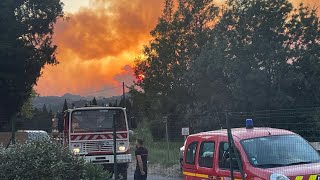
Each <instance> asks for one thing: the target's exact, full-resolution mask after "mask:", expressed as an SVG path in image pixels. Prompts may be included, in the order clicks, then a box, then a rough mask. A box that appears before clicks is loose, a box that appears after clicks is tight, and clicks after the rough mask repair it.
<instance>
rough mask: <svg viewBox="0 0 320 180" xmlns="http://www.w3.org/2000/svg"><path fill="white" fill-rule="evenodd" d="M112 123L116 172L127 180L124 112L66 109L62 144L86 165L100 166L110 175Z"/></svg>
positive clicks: (122, 109) (127, 151) (117, 109)
mask: <svg viewBox="0 0 320 180" xmlns="http://www.w3.org/2000/svg"><path fill="white" fill-rule="evenodd" d="M113 122H115V127H116V149H117V152H116V153H117V172H118V173H119V175H120V176H122V177H123V178H124V179H127V168H128V164H129V163H130V162H131V154H130V149H129V131H128V123H127V115H126V110H125V108H121V107H84V108H75V109H69V110H67V111H66V112H65V115H64V125H63V126H64V130H63V136H64V138H63V143H64V144H65V145H66V146H68V147H69V148H70V150H71V151H72V152H73V153H74V154H75V155H78V156H80V157H82V158H84V159H85V160H86V161H88V162H91V163H93V164H101V165H103V166H104V168H105V169H106V170H108V171H109V172H112V173H113V169H114V153H115V152H114V150H113V149H114V147H113V127H114V126H113Z"/></svg>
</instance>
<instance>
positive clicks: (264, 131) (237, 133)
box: [190, 127, 295, 140]
mask: <svg viewBox="0 0 320 180" xmlns="http://www.w3.org/2000/svg"><path fill="white" fill-rule="evenodd" d="M231 133H232V136H233V138H238V139H239V140H243V139H252V138H258V137H265V136H273V135H294V134H295V133H293V132H291V131H288V130H284V129H275V128H268V127H255V128H253V129H246V128H234V129H231ZM227 135H228V134H227V130H226V129H222V130H215V131H207V132H201V133H197V134H193V135H190V136H191V137H192V136H194V137H199V136H201V137H203V136H206V137H208V136H227Z"/></svg>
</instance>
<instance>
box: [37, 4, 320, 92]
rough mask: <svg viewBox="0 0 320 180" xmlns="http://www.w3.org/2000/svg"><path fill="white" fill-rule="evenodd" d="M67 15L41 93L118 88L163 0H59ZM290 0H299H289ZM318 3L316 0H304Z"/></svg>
mask: <svg viewBox="0 0 320 180" xmlns="http://www.w3.org/2000/svg"><path fill="white" fill-rule="evenodd" d="M221 1H222V0H217V1H216V2H221ZM63 2H64V3H65V11H66V14H67V16H68V17H69V20H65V21H62V20H59V21H58V23H57V24H56V26H55V35H54V42H55V43H56V44H57V45H58V54H57V57H58V60H59V62H60V64H58V65H57V66H47V67H45V69H44V70H43V74H42V76H41V77H40V79H39V81H38V85H37V86H36V91H37V92H38V93H39V94H40V95H41V96H48V95H63V94H65V93H73V94H80V95H83V96H86V95H95V94H92V92H96V91H101V90H103V89H110V88H111V90H110V91H105V92H103V93H100V94H97V95H103V96H112V95H117V94H120V93H121V88H118V89H117V88H113V87H119V86H120V85H121V83H122V81H124V82H125V83H126V84H131V83H132V81H133V72H132V69H131V67H132V65H133V61H134V59H135V58H136V57H137V56H139V55H140V53H141V50H142V48H143V45H145V44H147V43H148V41H149V40H150V35H149V34H150V31H151V30H152V29H153V28H154V27H155V25H156V23H157V21H158V17H159V16H160V15H161V9H162V7H163V2H164V0H63ZM292 2H294V4H295V5H297V4H298V3H299V2H301V1H298V0H292ZM303 2H304V3H308V4H309V5H311V6H319V5H320V3H319V2H320V1H319V0H308V1H305V0H303Z"/></svg>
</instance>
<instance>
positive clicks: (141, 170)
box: [134, 139, 148, 180]
mask: <svg viewBox="0 0 320 180" xmlns="http://www.w3.org/2000/svg"><path fill="white" fill-rule="evenodd" d="M135 157H136V160H137V165H136V171H135V172H134V180H146V179H147V171H148V167H147V162H148V150H147V149H146V148H145V147H143V140H142V139H137V140H136V151H135Z"/></svg>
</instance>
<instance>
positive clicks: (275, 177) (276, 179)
mask: <svg viewBox="0 0 320 180" xmlns="http://www.w3.org/2000/svg"><path fill="white" fill-rule="evenodd" d="M270 180H290V179H289V178H288V177H287V176H284V175H282V174H277V173H274V174H271V176H270Z"/></svg>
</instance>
